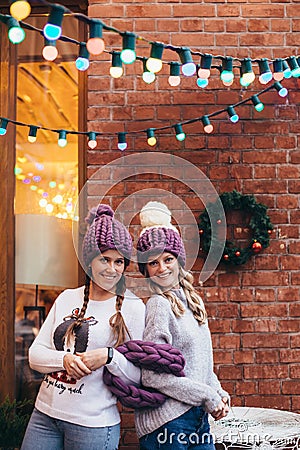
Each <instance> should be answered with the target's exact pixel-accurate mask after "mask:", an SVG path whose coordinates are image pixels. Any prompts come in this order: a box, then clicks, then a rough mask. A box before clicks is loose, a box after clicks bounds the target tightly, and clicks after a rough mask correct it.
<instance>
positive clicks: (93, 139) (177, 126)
mask: <svg viewBox="0 0 300 450" xmlns="http://www.w3.org/2000/svg"><path fill="white" fill-rule="evenodd" d="M272 89H274V90H276V91H277V92H278V95H279V96H280V97H286V96H287V95H288V90H287V89H286V87H284V86H282V84H281V83H280V82H279V81H276V82H275V83H273V84H272V85H271V86H268V87H266V88H265V89H263V90H261V91H260V92H258V93H257V94H254V95H251V96H250V97H247V98H245V99H244V100H241V101H239V102H237V103H234V104H232V105H229V106H227V107H226V108H223V109H219V110H217V111H214V112H212V113H210V114H205V115H202V116H200V117H195V118H192V119H189V120H185V121H182V122H178V123H174V124H172V125H165V126H161V127H156V128H154V127H153V128H151V127H150V128H145V129H141V130H133V131H130V132H129V131H121V132H118V133H101V132H96V131H74V130H63V129H55V128H47V127H43V126H40V125H33V124H28V123H24V122H19V121H16V120H13V119H9V118H5V117H0V136H4V135H5V134H6V132H7V127H8V124H9V123H11V124H14V125H16V126H22V127H28V128H29V131H28V141H29V142H30V143H34V142H36V140H37V133H38V130H47V131H50V132H53V133H56V134H57V135H58V141H57V144H58V146H59V147H61V148H64V147H65V146H66V145H67V143H68V142H67V136H68V135H70V134H71V135H72V134H73V135H84V136H87V139H88V147H89V148H90V149H92V150H93V149H95V148H96V147H97V137H98V136H111V137H113V136H116V137H117V140H118V149H119V150H121V151H124V150H126V148H127V136H128V135H144V134H146V137H147V143H148V145H150V146H151V147H153V146H155V145H156V143H157V138H156V135H157V134H158V133H160V132H162V131H165V130H171V129H173V130H174V132H175V136H176V139H177V140H178V141H184V140H185V138H186V133H185V132H184V130H183V127H184V126H186V125H189V124H192V123H195V122H201V123H202V125H203V131H204V132H205V133H207V134H210V133H212V132H213V129H214V128H213V125H212V123H211V120H210V119H211V118H214V117H216V116H219V115H220V114H222V113H224V112H227V114H228V118H229V120H230V121H231V122H232V123H236V122H238V121H239V115H238V114H237V112H236V108H238V107H239V106H241V105H244V104H246V103H252V105H253V107H254V109H255V110H256V111H257V112H261V111H263V109H264V104H263V102H262V101H261V99H260V96H261V95H263V94H264V93H266V92H268V91H270V90H272Z"/></svg>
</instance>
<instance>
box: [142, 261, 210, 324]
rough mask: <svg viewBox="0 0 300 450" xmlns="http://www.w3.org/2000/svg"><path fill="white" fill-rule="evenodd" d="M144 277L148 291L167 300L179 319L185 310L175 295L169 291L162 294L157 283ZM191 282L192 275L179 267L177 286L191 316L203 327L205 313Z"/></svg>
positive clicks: (200, 299)
mask: <svg viewBox="0 0 300 450" xmlns="http://www.w3.org/2000/svg"><path fill="white" fill-rule="evenodd" d="M146 271H147V269H146ZM146 276H147V277H148V278H147V280H148V282H149V287H150V291H151V292H152V293H153V294H159V295H162V296H163V297H165V298H167V299H168V301H169V302H170V305H171V308H172V311H173V313H174V314H175V316H176V317H181V316H182V315H183V314H184V311H185V308H184V305H183V304H182V301H181V300H180V299H179V298H178V297H177V295H176V294H175V293H174V292H172V291H171V290H169V291H166V292H164V291H163V290H162V289H161V287H160V286H159V285H158V284H157V283H155V282H153V281H152V280H151V278H149V276H148V274H146ZM193 281H194V277H193V275H192V274H191V273H190V272H186V271H185V270H184V269H183V268H182V267H181V266H180V265H179V285H180V286H181V287H182V289H183V291H184V293H185V296H186V299H187V304H188V307H189V308H190V310H191V311H192V313H193V316H194V317H195V319H196V320H197V322H198V324H199V325H203V324H204V323H205V322H206V320H207V313H206V311H205V307H204V304H203V301H202V298H201V297H200V295H199V294H198V292H197V291H196V290H195V288H194V286H193Z"/></svg>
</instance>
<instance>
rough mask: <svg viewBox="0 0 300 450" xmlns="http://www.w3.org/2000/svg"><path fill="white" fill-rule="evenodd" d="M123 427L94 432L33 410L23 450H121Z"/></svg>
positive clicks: (96, 429)
mask: <svg viewBox="0 0 300 450" xmlns="http://www.w3.org/2000/svg"><path fill="white" fill-rule="evenodd" d="M119 439H120V424H117V425H114V426H111V427H99V428H90V427H84V426H81V425H76V424H74V423H71V422H65V421H64V420H59V419H53V418H52V417H49V416H47V415H46V414H43V413H41V412H40V411H38V410H37V409H34V410H33V413H32V415H31V418H30V420H29V423H28V426H27V430H26V433H25V436H24V439H23V443H22V447H21V450H117V448H118V444H119Z"/></svg>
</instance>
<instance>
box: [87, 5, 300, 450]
mask: <svg viewBox="0 0 300 450" xmlns="http://www.w3.org/2000/svg"><path fill="white" fill-rule="evenodd" d="M89 15H90V16H92V17H99V18H102V19H103V20H104V21H105V23H107V24H108V25H112V26H114V27H117V28H118V29H120V30H122V31H125V30H126V31H133V32H135V33H137V34H139V35H142V36H143V37H145V38H147V39H149V40H157V41H163V42H165V43H171V44H173V45H187V46H190V47H191V48H192V49H194V50H198V51H201V52H208V53H212V54H214V55H225V54H227V55H231V56H236V57H239V58H243V57H251V58H262V57H266V58H276V57H287V56H290V55H292V54H294V55H297V50H298V45H299V38H300V32H299V31H300V3H299V2H298V1H296V0H295V1H286V0H282V1H277V2H276V1H267V0H266V1H257V2H253V1H252V0H240V1H232V2H230V1H229V2H228V3H224V2H222V1H215V2H213V1H209V0H207V1H203V2H195V1H193V0H190V1H188V0H186V1H185V0H182V2H180V3H179V2H176V1H174V2H172V1H169V0H168V1H162V0H158V1H156V2H154V1H147V2H142V3H137V2H131V1H124V2H122V1H120V2H111V3H109V4H108V3H107V4H106V3H103V2H102V1H100V0H98V1H97V0H93V1H91V2H90V6H89ZM105 41H106V45H107V48H108V49H112V48H114V49H115V50H117V49H120V47H121V38H120V36H118V35H117V34H113V33H107V32H105ZM137 49H138V50H137V53H138V54H139V55H145V56H148V55H149V45H147V44H146V43H139V44H138V45H137ZM175 56H176V55H175V54H174V53H173V52H170V51H165V52H164V57H163V59H164V60H165V61H171V60H176V57H175ZM196 59H197V58H195V60H196ZM196 62H199V61H196ZM109 67H110V59H109V55H107V54H106V55H102V56H101V57H97V58H95V59H94V60H93V62H92V64H91V67H90V69H89V76H88V128H89V129H90V130H95V131H100V132H103V133H104V136H102V137H99V138H98V146H97V148H96V149H95V150H93V151H92V150H88V157H87V158H88V174H89V176H91V175H92V174H93V173H94V172H95V170H96V169H98V168H100V167H102V166H103V165H105V164H107V163H108V162H110V161H112V160H113V159H115V158H118V157H119V156H120V152H119V150H116V146H117V143H116V138H115V137H113V138H112V137H110V136H107V135H105V133H115V132H118V131H123V130H126V131H130V130H138V129H145V128H147V127H150V126H153V127H156V126H163V125H170V124H173V123H177V122H180V121H183V120H187V119H191V118H193V117H199V116H201V115H203V114H205V113H210V112H212V111H216V110H218V109H222V108H224V107H225V106H226V105H229V104H232V103H235V102H238V101H240V100H241V99H243V98H245V97H248V96H249V95H250V94H252V93H255V92H256V91H259V90H261V89H262V86H261V85H260V84H259V82H258V81H256V82H255V83H254V85H253V86H251V87H250V88H248V89H247V90H241V88H240V85H239V82H238V76H236V81H235V82H234V84H233V85H232V86H231V87H230V88H225V87H223V85H222V83H221V81H220V80H219V79H218V77H217V75H216V73H215V72H214V75H213V76H212V77H211V80H210V84H209V86H208V87H207V88H206V89H205V90H201V89H199V88H198V87H197V86H196V84H195V78H193V79H192V80H191V79H184V80H182V83H181V85H180V87H176V88H171V87H170V86H169V85H168V83H167V77H168V68H167V66H166V65H164V68H163V70H162V72H161V73H160V74H158V77H157V80H156V82H155V83H154V84H151V85H146V84H145V83H144V82H143V81H142V80H141V76H140V74H141V63H135V64H134V65H132V66H128V67H126V69H125V75H124V76H123V77H122V78H121V79H119V80H112V79H111V78H110V76H109ZM236 75H237V72H236ZM285 85H286V87H288V88H289V92H290V94H289V97H288V100H287V99H282V98H280V97H278V95H277V93H276V92H275V91H271V92H268V93H267V94H265V95H264V96H263V97H261V98H262V100H263V102H264V103H265V105H266V106H265V109H264V111H263V112H261V113H257V112H256V111H255V110H254V109H253V106H252V105H250V104H246V105H244V106H242V107H240V108H239V109H238V113H239V115H240V117H241V120H240V121H239V122H238V123H237V124H231V123H230V122H229V121H228V118H227V115H226V114H223V115H221V116H218V117H216V118H215V120H214V121H213V123H214V132H213V133H212V134H211V135H205V134H204V133H203V132H202V125H201V123H200V124H199V123H195V124H193V125H190V126H187V127H186V129H185V131H186V133H187V139H186V140H185V141H184V142H183V143H179V142H177V141H176V139H175V137H174V133H173V131H172V130H171V131H170V130H167V131H166V132H164V133H162V134H160V137H159V143H158V145H157V146H156V148H155V149H154V150H153V149H151V150H152V151H157V152H166V153H169V154H170V153H172V154H174V155H177V156H180V157H182V158H185V159H186V160H188V161H190V162H191V163H193V164H194V165H196V166H197V167H199V169H201V170H202V171H203V172H204V173H205V174H206V176H207V177H208V178H209V179H210V180H211V181H212V183H213V185H214V186H215V188H216V190H217V191H218V193H222V192H225V191H231V190H232V189H237V190H238V191H240V192H242V193H243V194H254V195H255V196H256V198H257V200H258V201H261V202H263V203H265V204H266V205H267V206H268V208H269V214H270V216H271V219H272V222H273V224H274V232H273V233H272V238H271V245H270V247H269V248H268V249H265V250H264V251H263V252H262V253H261V254H258V255H256V256H255V257H253V258H251V259H250V260H249V262H248V263H247V264H245V265H243V266H240V267H236V266H230V267H225V266H223V265H220V266H219V268H218V269H217V270H216V272H215V273H214V275H213V276H212V277H211V278H210V279H209V280H208V281H207V282H206V283H205V286H204V288H202V293H203V296H204V298H205V301H206V305H207V310H208V313H209V316H210V327H211V330H212V333H213V343H214V349H215V353H214V354H215V363H216V371H217V373H218V375H219V378H220V379H221V381H222V384H223V385H224V387H225V388H227V389H228V390H229V392H230V393H231V395H232V404H233V405H244V406H256V407H271V408H282V409H285V410H290V411H300V380H299V378H300V334H299V328H300V321H299V316H300V298H299V288H300V272H299V262H300V241H299V223H300V215H299V191H300V184H299V174H300V165H299V163H300V151H299V149H298V141H299V138H298V134H299V131H300V127H299V99H300V94H299V92H298V87H299V82H298V81H297V80H296V79H292V80H290V81H288V82H285ZM147 151H149V146H148V145H147V143H146V138H145V137H144V136H136V135H134V136H133V135H129V136H128V149H127V150H126V152H125V154H126V155H130V154H132V153H134V152H147ZM150 180H151V177H150V176H149V177H147V176H143V177H138V176H137V177H134V178H131V179H130V180H128V181H125V182H124V183H122V184H121V186H119V187H117V188H114V190H112V192H111V193H110V194H112V197H111V198H110V200H111V202H112V205H113V206H116V205H117V204H119V202H120V201H121V200H122V199H123V198H124V196H125V195H128V194H130V193H132V192H134V191H136V190H139V189H142V188H143V187H145V186H149V185H150V184H151V181H150ZM154 181H155V182H156V184H155V185H154V186H162V187H163V188H164V189H166V190H171V191H172V192H173V193H174V194H176V195H180V197H181V198H182V199H183V200H184V201H185V202H186V203H187V204H188V206H189V207H190V208H191V209H192V210H193V212H194V214H195V215H196V216H198V215H199V213H200V211H201V208H202V205H201V204H199V201H198V199H197V198H195V196H194V195H193V194H192V193H191V192H189V191H188V190H182V186H181V184H180V183H176V182H175V181H172V180H170V179H165V178H164V177H159V176H157V177H156V178H155V180H154ZM91 201H92V200H91ZM241 220H242V219H241ZM202 263H203V255H202V254H201V253H200V256H199V259H198V260H197V262H196V264H195V266H194V270H195V274H196V279H197V274H198V273H199V270H200V269H201V266H202ZM136 442H137V441H136V436H135V433H134V429H133V416H132V414H131V412H129V411H126V412H125V413H124V414H123V435H122V444H123V446H124V448H127V449H129V448H131V449H135V448H137V444H136ZM122 448H123V447H122Z"/></svg>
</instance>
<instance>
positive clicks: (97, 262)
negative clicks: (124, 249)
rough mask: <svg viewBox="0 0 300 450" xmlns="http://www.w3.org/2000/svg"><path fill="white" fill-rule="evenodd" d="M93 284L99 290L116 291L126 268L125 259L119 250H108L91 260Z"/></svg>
mask: <svg viewBox="0 0 300 450" xmlns="http://www.w3.org/2000/svg"><path fill="white" fill-rule="evenodd" d="M91 268H92V280H93V285H94V287H95V289H96V290H97V291H102V292H109V293H113V294H114V293H115V290H116V284H117V283H118V281H119V280H120V279H121V277H122V274H123V272H124V270H125V260H124V256H122V255H121V254H120V253H119V252H118V251H117V250H106V251H105V252H103V253H101V254H100V255H98V256H96V257H95V258H94V259H93V261H92V262H91Z"/></svg>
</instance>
